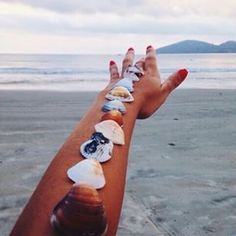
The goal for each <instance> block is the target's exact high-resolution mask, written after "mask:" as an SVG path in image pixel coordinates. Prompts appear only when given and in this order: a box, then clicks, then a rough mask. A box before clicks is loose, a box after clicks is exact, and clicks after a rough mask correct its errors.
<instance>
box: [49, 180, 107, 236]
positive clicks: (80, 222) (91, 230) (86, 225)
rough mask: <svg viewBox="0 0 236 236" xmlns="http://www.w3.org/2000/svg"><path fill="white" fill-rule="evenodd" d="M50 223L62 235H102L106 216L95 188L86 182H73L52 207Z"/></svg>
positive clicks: (104, 232) (105, 227) (105, 228)
mask: <svg viewBox="0 0 236 236" xmlns="http://www.w3.org/2000/svg"><path fill="white" fill-rule="evenodd" d="M51 225H52V226H53V228H54V229H55V231H56V232H58V233H59V235H63V236H79V235H80V236H81V235H83V236H104V235H105V234H106V231H107V228H108V223H107V216H106V213H105V208H104V205H103V201H102V199H101V198H100V197H99V195H98V192H97V190H96V189H95V188H93V187H92V186H89V185H86V184H74V185H73V186H72V188H71V189H70V191H69V192H68V193H67V195H66V196H65V197H64V198H63V199H62V200H61V201H60V202H59V203H58V204H57V205H56V206H55V207H54V209H53V211H52V215H51Z"/></svg>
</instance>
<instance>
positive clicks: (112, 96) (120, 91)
mask: <svg viewBox="0 0 236 236" xmlns="http://www.w3.org/2000/svg"><path fill="white" fill-rule="evenodd" d="M105 97H106V98H107V99H108V100H111V101H112V100H119V101H121V102H133V101H134V98H133V96H132V95H131V93H130V92H129V90H128V89H127V88H125V87H121V86H118V87H115V88H113V89H112V90H111V91H110V92H109V93H108V94H107V95H106V96H105Z"/></svg>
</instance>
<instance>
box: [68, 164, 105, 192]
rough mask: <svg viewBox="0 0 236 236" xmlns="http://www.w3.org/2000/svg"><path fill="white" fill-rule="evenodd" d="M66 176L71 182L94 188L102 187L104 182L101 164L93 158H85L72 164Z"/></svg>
mask: <svg viewBox="0 0 236 236" xmlns="http://www.w3.org/2000/svg"><path fill="white" fill-rule="evenodd" d="M67 176H68V178H69V179H71V180H72V181H73V182H76V183H79V184H88V185H91V186H93V187H94V188H96V189H100V188H103V187H104V186H105V184H106V180H105V177H104V174H103V170H102V166H101V164H100V163H99V162H98V161H96V160H94V159H85V160H82V161H80V162H79V163H77V164H76V165H74V166H72V167H71V168H70V169H68V171H67Z"/></svg>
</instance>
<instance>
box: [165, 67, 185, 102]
mask: <svg viewBox="0 0 236 236" xmlns="http://www.w3.org/2000/svg"><path fill="white" fill-rule="evenodd" d="M187 75H188V71H187V70H186V69H181V70H179V71H177V72H175V73H174V74H172V75H171V76H170V77H169V78H168V79H167V80H166V81H165V82H164V83H163V84H162V86H161V91H162V93H163V95H164V97H165V98H166V97H167V96H168V95H169V94H170V93H171V92H172V91H173V90H174V89H175V88H176V87H178V86H179V85H180V84H181V83H182V82H183V81H184V80H185V78H186V77H187Z"/></svg>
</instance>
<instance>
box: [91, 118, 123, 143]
mask: <svg viewBox="0 0 236 236" xmlns="http://www.w3.org/2000/svg"><path fill="white" fill-rule="evenodd" d="M95 130H96V131H97V132H101V133H102V134H103V135H104V136H105V137H106V138H108V139H110V140H111V141H112V142H113V143H115V144H120V145H124V144H125V137H124V131H123V129H122V128H121V127H120V126H119V125H118V124H117V123H116V122H115V121H113V120H104V121H102V122H100V123H98V124H96V125H95Z"/></svg>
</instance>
